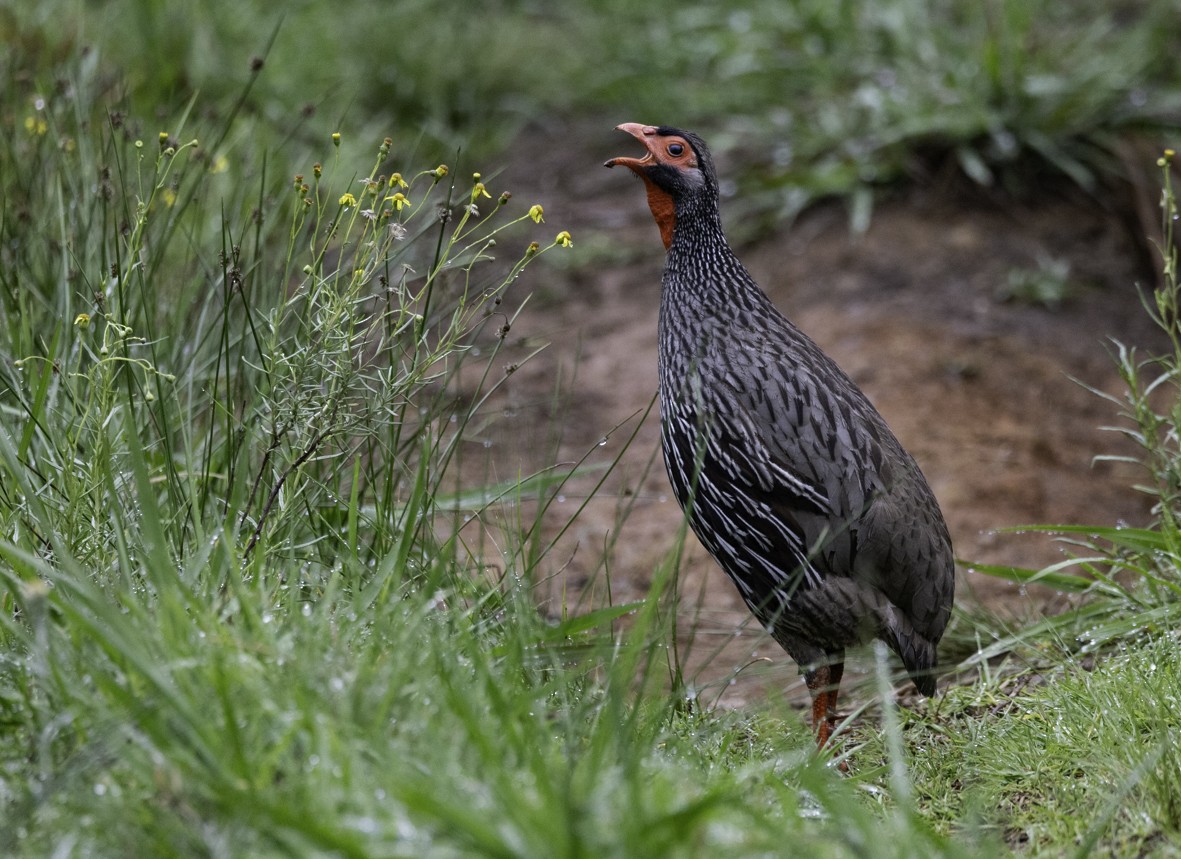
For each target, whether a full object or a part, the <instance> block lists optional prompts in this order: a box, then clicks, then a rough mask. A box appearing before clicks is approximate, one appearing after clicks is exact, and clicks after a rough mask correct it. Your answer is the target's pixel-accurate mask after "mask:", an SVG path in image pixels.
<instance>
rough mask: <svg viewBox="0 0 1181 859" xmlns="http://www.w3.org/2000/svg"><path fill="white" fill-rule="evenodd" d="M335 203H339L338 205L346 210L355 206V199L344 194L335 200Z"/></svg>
mask: <svg viewBox="0 0 1181 859" xmlns="http://www.w3.org/2000/svg"><path fill="white" fill-rule="evenodd" d="M337 202H338V203H340V205H342V206H344V207H345V208H346V209H347V208H349V207H351V206H355V205H357V198H356V197H354V196H353V195H352V194H349V193H345V194H342V195H341V196H340V199H339V200H337Z"/></svg>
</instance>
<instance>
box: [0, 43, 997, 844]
mask: <svg viewBox="0 0 1181 859" xmlns="http://www.w3.org/2000/svg"><path fill="white" fill-rule="evenodd" d="M20 59H21V58H20V57H17V58H15V59H14V58H11V57H10V59H9V62H13V63H19V61H20ZM24 61H25V65H23V66H19V68H18V71H19V74H17V75H16V76H15V77H14V80H16V81H19V83H18V84H14V86H13V87H11V88H9V89H6V90H3V91H0V123H2V124H3V127H2V129H0V130H2V132H3V133H2V134H0V141H2V142H0V154H2V156H3V161H4V166H5V169H3V170H2V171H0V193H2V195H3V197H2V200H3V208H2V212H0V307H2V309H3V320H2V322H0V325H2V334H0V412H2V414H3V421H2V422H0V853H3V854H4V855H14V856H20V855H24V856H44V855H59V856H74V855H78V856H81V855H88V856H89V855H111V856H115V855H119V856H123V855H178V856H189V855H192V856H292V855H301V856H302V855H343V856H357V857H361V856H372V855H389V856H473V855H482V856H529V855H533V856H547V857H555V856H556V857H579V856H604V855H653V856H691V855H702V854H703V853H704V854H719V853H721V854H726V855H734V856H743V855H751V856H754V855H767V854H769V853H775V852H778V851H779V850H780V849H781V848H782V846H783V844H784V843H785V840H786V841H790V843H792V844H793V845H796V846H798V847H799V849H800V851H801V852H802V853H805V854H807V855H815V856H854V855H863V854H864V852H865V851H866V849H869V848H868V847H867V845H871V844H874V842H875V839H877V838H879V837H880V833H881V832H882V831H886V832H888V833H889V834H890V837H889V839H888V841H887V844H886V846H885V849H886V853H884V854H883V853H881V852H880V851H877V850H876V848H875V852H876V855H895V856H899V857H901V856H949V855H974V854H975V849H974V848H973V847H971V845H968V846H960V845H957V844H955V843H952V842H950V841H948V840H947V839H946V838H944V837H940V836H937V835H934V834H932V833H931V832H930V830H929V829H928V828H927V827H926V826H925V825H923V824H922V823H921V822H919V821H917V820H916V819H915V818H914V817H913V816H912V815H886V816H884V817H883V816H879V815H877V814H876V813H874V812H873V811H871V810H869V809H867V808H866V807H864V804H863V803H861V801H860V800H859V799H858V797H857V796H856V795H855V793H854V792H853V791H852V790H850V789H848V788H847V787H846V786H845V785H842V784H841V783H840V782H839V781H838V780H837V779H835V778H834V776H833V775H832V773H831V772H830V771H829V770H828V768H826V767H825V766H824V763H823V761H819V760H817V759H815V758H814V757H813V756H812V755H811V753H810V743H811V741H810V738H809V737H808V735H807V732H806V729H804V728H803V726H802V725H790V726H786V725H783V724H782V723H780V722H778V721H776V720H772V719H769V718H766V717H762V716H759V715H757V714H753V715H750V716H746V717H741V716H738V715H733V716H726V715H724V714H711V713H700V712H686V711H684V710H683V709H682V708H679V707H678V706H677V702H675V701H671V700H670V698H669V696H668V695H667V694H665V691H666V690H665V689H664V687H663V686H662V685H661V682H662V681H661V678H662V676H663V675H662V672H660V671H656V670H654V668H656V667H659V666H660V664H661V662H662V660H664V658H665V656H664V653H665V642H666V641H667V638H668V630H669V626H668V617H669V613H668V611H667V606H666V604H665V596H666V594H667V593H668V592H669V591H670V585H669V582H670V581H671V577H672V564H671V563H670V564H668V565H665V566H664V567H662V568H661V569H660V570H658V571H657V573H656V575H655V577H654V578H655V581H654V584H653V587H652V590H651V594H650V596H648V597H647V598H646V599H644V600H642V601H640V602H638V603H636V604H634V605H623V606H618V605H601V606H594V605H591V606H586V607H585V611H583V613H582V614H580V615H577V616H576V615H573V614H566V613H561V612H558V613H556V614H557V616H556V617H547V616H545V615H543V614H542V612H540V611H539V610H538V606H537V593H536V591H535V589H534V584H535V583H536V582H537V581H538V580H539V579H540V578H541V577H542V576H543V575H544V574H545V573H546V571H547V569H548V567H547V566H546V565H547V563H548V559H547V557H546V554H545V550H544V547H545V545H546V544H545V543H544V541H542V540H538V539H537V534H538V533H539V532H540V529H541V527H542V524H541V520H540V518H539V517H540V516H541V515H542V514H543V513H544V511H545V510H546V509H547V501H548V499H549V498H551V497H552V496H553V493H554V492H556V490H557V488H558V487H559V486H560V483H561V481H562V480H563V479H565V478H566V477H567V476H568V475H569V474H570V471H571V469H570V468H569V467H561V468H557V467H555V468H553V469H550V470H548V471H546V472H543V473H541V474H538V475H532V476H530V475H523V476H520V477H519V478H517V479H514V480H512V481H509V482H506V483H504V484H498V485H479V484H477V485H471V484H470V483H469V482H467V481H466V480H465V477H466V475H468V474H470V471H467V470H465V463H464V458H465V456H467V453H466V449H467V447H468V445H467V441H466V439H467V435H468V431H469V429H470V427H471V426H472V422H473V420H475V419H477V416H480V419H483V411H482V410H484V409H486V404H487V403H488V401H489V398H490V397H491V396H493V395H494V393H495V392H496V390H497V387H498V386H499V385H501V384H502V383H503V381H504V379H506V378H508V377H510V376H511V374H512V373H513V372H514V371H515V368H514V365H512V364H506V362H505V359H504V358H503V343H504V341H505V339H506V337H507V335H508V332H509V331H510V329H511V328H512V326H513V325H514V324H515V323H516V322H517V321H518V319H519V317H520V314H521V313H522V312H523V308H524V305H525V300H526V296H525V295H524V294H523V293H522V289H523V288H524V285H525V282H526V280H525V279H522V275H525V274H526V273H527V270H528V269H529V268H530V267H531V266H532V265H533V264H534V262H535V261H536V260H537V259H538V258H540V257H543V256H544V255H546V254H549V253H558V252H566V251H567V249H568V248H569V247H571V246H572V241H571V238H570V235H569V233H567V232H566V231H564V230H563V231H557V230H554V229H552V228H550V227H548V226H542V224H543V223H544V210H543V208H542V206H541V204H538V203H532V201H530V203H529V204H522V203H519V202H518V201H515V200H513V199H512V197H511V195H510V194H509V193H507V192H502V191H500V190H499V189H496V190H494V189H492V188H490V187H489V185H488V184H487V182H486V181H485V180H484V179H483V178H482V177H481V176H480V175H479V174H471V173H464V174H462V175H461V174H460V171H459V170H458V169H456V168H448V167H446V166H443V165H436V164H428V165H425V166H423V167H421V168H417V167H409V166H406V164H405V162H404V161H403V160H402V157H401V156H399V155H398V144H397V143H396V142H395V141H394V140H386V141H383V142H381V143H380V144H379V145H377V146H375V147H374V148H375V149H376V152H372V151H371V150H370V151H368V152H366V153H365V154H362V155H358V154H357V152H356V150H355V148H354V145H353V144H352V142H351V141H350V140H349V138H348V135H347V134H345V133H333V134H331V136H329V134H328V133H327V132H326V133H325V134H324V135H323V136H322V139H321V140H320V143H319V153H318V156H317V155H305V154H303V153H302V152H296V151H292V150H293V149H294V146H292V147H284V146H281V145H276V143H275V142H276V141H281V140H282V139H283V133H282V132H283V129H282V128H274V127H268V126H267V125H266V124H265V123H263V122H261V121H260V120H259V119H258V117H247V116H245V115H241V114H237V113H235V111H234V110H233V109H229V110H227V109H224V107H225V106H224V105H222V106H221V107H222V109H214V110H205V109H204V108H203V106H202V105H201V103H200V101H199V100H197V99H194V100H193V101H192V102H191V103H188V104H187V105H185V106H183V107H181V108H179V109H178V111H177V112H176V113H175V115H171V116H169V117H168V118H167V119H166V120H159V119H157V120H153V121H147V120H145V119H144V117H143V116H142V114H140V113H137V112H136V111H135V110H134V109H133V108H132V107H131V106H129V105H128V104H127V103H125V102H122V101H120V100H119V99H118V95H117V93H118V91H119V89H120V87H119V84H118V80H117V78H114V77H106V76H105V75H108V74H109V73H108V72H105V71H104V70H103V69H102V68H100V66H99V64H98V63H97V62H96V61H95V60H94V57H93V55H88V57H86V58H84V59H83V61H82V62H81V63H77V64H72V63H66V64H57V63H55V62H52V61H51V59H50V60H47V59H46V58H45V57H44V56H42V55H37V56H35V57H34V56H25V57H24ZM260 70H261V67H260ZM254 83H255V81H254V80H251V81H249V82H248V83H247V86H253V85H254ZM240 101H241V99H239V103H240ZM161 128H163V129H165V130H163V131H162V130H160V129H161ZM317 157H318V158H319V160H316V158H317ZM10 166H14V167H19V169H9V168H10ZM526 230H528V231H529V232H528V233H526V232H525V231H526ZM538 235H544V237H545V238H544V240H540V241H531V239H532V238H533V237H535V236H538ZM531 500H532V501H536V502H539V503H536V504H533V505H531V506H530V505H528V504H526V502H529V501H531ZM527 510H536V511H539V512H537V513H536V514H531V513H528V512H525V511H527ZM531 516H532V517H533V518H530V517H531ZM485 526H495V531H494V533H495V537H494V539H484V538H483V536H482V534H483V533H484V531H483V529H484V527H485ZM551 527H553V528H555V529H560V528H561V527H563V523H561V522H558V523H555V524H554V525H552V526H551ZM625 614H626V615H629V617H628V618H627V620H626V622H623V620H622V618H623V616H624V615H625Z"/></svg>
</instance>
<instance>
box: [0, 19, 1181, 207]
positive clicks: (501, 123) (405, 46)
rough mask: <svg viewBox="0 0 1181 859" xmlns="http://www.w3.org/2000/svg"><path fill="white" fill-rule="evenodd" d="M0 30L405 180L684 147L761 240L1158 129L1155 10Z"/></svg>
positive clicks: (1175, 49) (1048, 169)
mask: <svg viewBox="0 0 1181 859" xmlns="http://www.w3.org/2000/svg"><path fill="white" fill-rule="evenodd" d="M0 8H3V10H4V11H3V13H2V14H0V33H2V34H3V35H4V37H5V40H6V41H9V42H12V41H13V40H16V41H18V42H23V43H24V46H25V51H23V53H25V54H37V53H40V55H41V56H43V57H45V56H49V55H56V56H60V55H61V54H62V53H63V52H70V51H74V52H77V51H81V50H82V49H83V48H84V47H88V48H93V49H94V50H97V51H98V53H99V55H100V57H101V61H102V62H103V63H106V64H109V65H111V66H112V67H117V68H119V69H120V70H121V71H122V72H123V73H125V75H126V80H127V85H128V90H129V91H128V96H129V98H130V99H131V102H132V106H133V107H134V108H136V109H144V110H158V111H161V110H162V111H165V112H170V113H171V112H175V111H176V110H177V109H178V107H179V106H182V105H184V104H185V103H187V101H188V100H189V99H190V98H193V97H194V95H197V96H198V98H199V104H200V107H201V109H203V110H217V109H219V108H217V107H210V106H211V105H225V104H229V103H232V99H230V98H229V97H230V96H231V94H236V93H238V92H239V91H240V88H241V86H242V83H243V81H245V80H247V79H248V78H249V77H250V75H251V74H252V71H251V68H252V62H254V61H255V60H262V59H263V58H265V63H266V65H265V69H264V70H263V72H262V73H261V74H260V75H259V79H258V81H257V85H256V86H255V87H254V88H253V90H252V91H251V93H250V95H249V98H248V99H247V101H246V103H245V105H244V106H243V107H244V109H245V110H247V111H248V112H252V113H256V114H258V115H260V116H262V117H265V118H267V119H268V120H270V121H272V122H276V123H279V124H280V126H281V127H283V128H285V129H287V133H288V134H293V135H298V134H299V133H300V129H301V128H303V127H304V125H303V124H302V123H301V121H300V120H301V118H306V117H308V116H310V115H312V114H315V115H316V116H317V117H319V118H320V119H319V120H318V122H321V123H323V122H328V123H331V124H336V125H340V124H343V123H345V122H347V123H348V124H349V125H350V127H352V128H357V127H358V126H365V127H368V126H367V124H368V123H371V124H372V129H373V132H374V136H377V137H380V136H381V135H382V134H384V133H386V132H387V131H388V130H389V129H390V128H391V127H392V128H394V129H396V131H397V134H396V135H395V137H396V141H397V145H398V147H400V148H401V149H402V150H403V151H404V150H406V149H412V150H425V151H422V152H421V154H422V155H423V156H424V157H427V158H434V157H444V156H448V155H452V154H453V153H454V149H455V147H456V145H457V144H458V145H462V146H463V147H464V148H465V149H466V150H467V151H468V153H469V154H471V155H472V156H473V157H475V158H480V157H484V156H487V155H490V154H492V153H496V152H499V151H501V150H503V148H504V147H505V146H507V144H508V143H509V142H510V141H511V140H512V137H513V135H514V134H515V133H516V132H517V131H518V130H519V129H520V128H521V127H522V126H523V125H525V124H526V123H541V124H553V123H559V122H560V123H569V122H574V121H576V120H577V119H578V118H579V117H582V116H586V115H590V116H595V117H599V116H601V117H603V121H604V126H605V128H604V136H606V135H607V130H606V128H609V124H610V123H613V122H615V121H625V120H639V121H645V122H657V123H667V124H676V125H685V126H693V127H695V128H697V129H699V130H701V131H703V132H708V134H709V138H710V140H711V141H712V142H713V144H714V146H715V148H717V149H721V150H727V151H731V152H735V153H737V154H739V155H740V156H741V157H740V159H736V160H739V161H740V163H741V164H742V165H745V167H746V168H747V169H746V172H745V175H743V176H742V178H741V179H740V182H741V187H742V189H743V192H744V193H743V194H742V200H743V203H744V206H746V207H748V208H751V209H754V210H757V211H759V212H762V213H764V214H768V215H771V216H773V217H777V218H779V217H783V216H785V215H791V214H794V213H795V212H797V211H799V209H800V208H802V207H803V206H804V205H806V204H807V203H808V202H810V201H812V200H815V199H816V198H817V197H820V196H825V195H829V194H849V193H850V192H856V191H857V189H864V188H865V187H866V186H867V185H871V184H878V183H888V182H893V181H896V180H898V179H900V178H903V177H906V176H907V175H910V174H913V173H914V172H916V171H926V170H929V169H932V167H933V165H934V167H936V168H945V167H946V166H948V165H950V166H951V167H953V168H954V169H955V170H958V171H960V172H962V173H963V174H965V175H966V176H967V177H969V178H970V179H971V180H973V181H975V182H978V183H981V184H994V183H1004V184H1006V185H1007V186H1008V188H1009V190H1014V189H1018V190H1019V189H1021V188H1023V187H1029V186H1030V185H1033V186H1036V184H1037V183H1038V182H1039V181H1041V179H1042V178H1043V177H1044V176H1047V175H1051V176H1066V177H1068V178H1069V179H1070V180H1071V181H1073V182H1076V183H1078V184H1080V185H1082V186H1084V187H1086V188H1092V187H1093V186H1094V185H1095V183H1096V181H1097V180H1098V179H1100V178H1102V177H1103V176H1105V175H1108V174H1111V173H1112V172H1118V171H1120V170H1122V169H1123V167H1122V165H1121V163H1120V161H1119V159H1118V158H1117V157H1116V156H1115V154H1114V151H1113V149H1114V145H1115V141H1116V139H1117V137H1118V136H1119V135H1120V134H1121V133H1125V132H1144V131H1149V132H1157V133H1163V134H1170V133H1171V134H1175V133H1176V131H1177V130H1178V128H1181V63H1177V62H1176V58H1177V57H1178V56H1181V27H1179V26H1178V22H1179V21H1181V4H1179V3H1178V2H1177V0H1125V2H1119V3H1111V2H1106V0H1075V2H1071V3H1055V2H1051V0H1028V2H1026V0H986V2H982V3H981V2H965V0H956V2H932V0H891V1H890V2H883V3H858V2H852V0H841V2H830V1H829V0H793V2H782V0H745V2H739V3H730V4H714V3H681V2H676V3H674V2H669V0H650V2H647V3H643V4H635V3H630V2H623V0H593V2H586V3H579V4H565V5H555V4H549V3H543V2H540V0H492V2H483V3H478V4H471V3H466V2H459V0H399V2H396V3H390V4H375V3H362V2H356V0H339V2H335V3H330V4H329V3H321V2H310V0H302V2H295V3H288V4H267V3H230V2H227V0H179V2H170V3H163V2H154V0H107V2H86V3H80V2H75V0H45V2H41V3H38V4H36V5H33V4H25V3H13V2H11V0H9V2H8V3H7V5H6V6H4V7H0ZM18 9H19V11H17V10H18ZM30 45H35V46H38V47H40V49H41V50H40V51H39V52H38V51H37V50H32V51H30V50H29V47H30ZM22 71H23V72H24V73H25V74H26V75H27V74H28V71H29V70H22ZM42 85H44V82H42ZM323 131H324V129H323V128H322V127H317V133H322V132H323ZM855 199H857V198H856V197H855ZM862 202H865V201H864V199H862ZM862 208H864V207H862Z"/></svg>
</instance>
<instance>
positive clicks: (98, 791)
mask: <svg viewBox="0 0 1181 859" xmlns="http://www.w3.org/2000/svg"><path fill="white" fill-rule="evenodd" d="M94 795H95V796H106V795H107V786H106V785H105V784H103V783H102V782H101V781H97V782H95V783H94Z"/></svg>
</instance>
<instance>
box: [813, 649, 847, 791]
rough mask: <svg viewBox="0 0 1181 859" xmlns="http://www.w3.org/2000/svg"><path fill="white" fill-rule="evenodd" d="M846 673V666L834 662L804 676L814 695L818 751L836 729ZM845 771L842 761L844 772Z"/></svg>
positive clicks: (814, 729)
mask: <svg viewBox="0 0 1181 859" xmlns="http://www.w3.org/2000/svg"><path fill="white" fill-rule="evenodd" d="M844 673H845V664H844V663H843V662H834V663H833V664H832V665H822V666H820V667H819V668H817V669H816V670H814V671H809V672H808V673H806V674H805V675H804V682H805V683H807V684H808V691H809V692H811V693H812V730H813V731H814V732H815V734H816V747H817V748H818V749H819V748H823V747H824V745H825V744H826V743H827V742H828V739H829V737H831V736H832V732H833V730H834V729H835V728H836V723H837V695H838V694H839V692H840V685H841V677H842V676H843V675H844ZM845 769H846V767H845V765H844V762H843V761H842V765H841V770H842V772H843V771H845Z"/></svg>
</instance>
